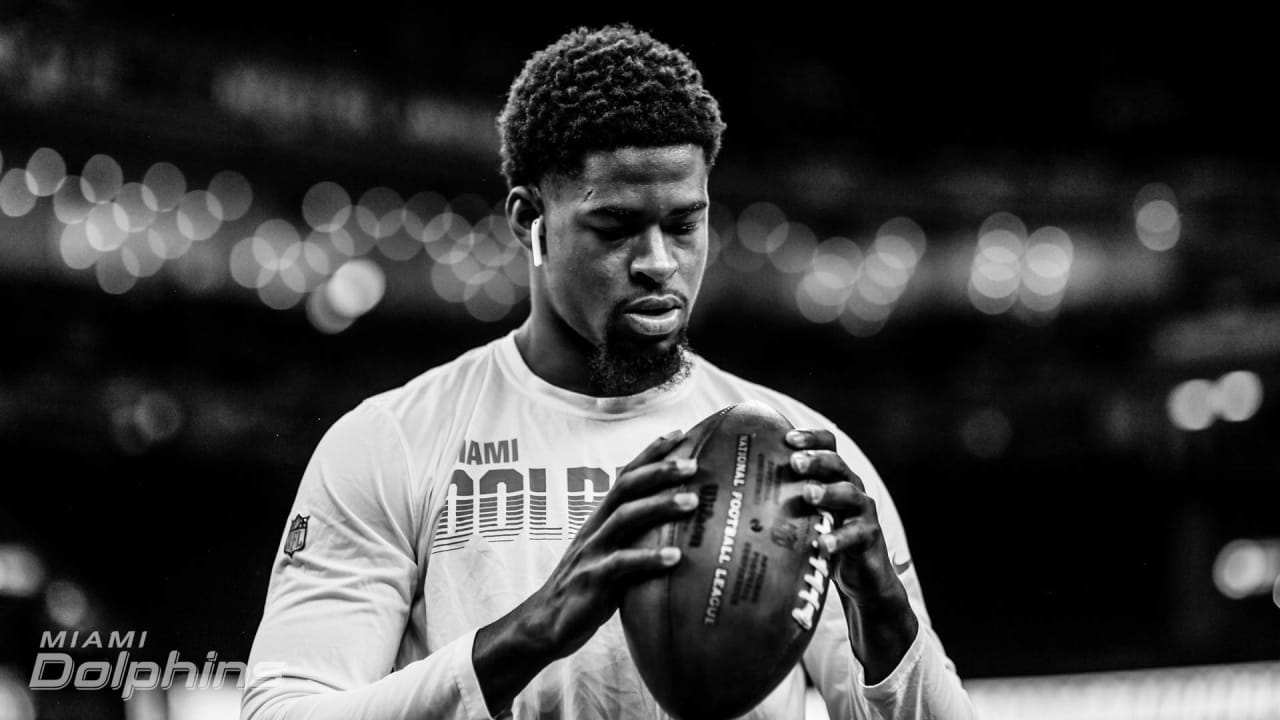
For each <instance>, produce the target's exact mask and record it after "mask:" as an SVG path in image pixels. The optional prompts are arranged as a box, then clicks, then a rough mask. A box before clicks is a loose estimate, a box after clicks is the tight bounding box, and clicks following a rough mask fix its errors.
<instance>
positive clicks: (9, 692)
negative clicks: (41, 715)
mask: <svg viewBox="0 0 1280 720" xmlns="http://www.w3.org/2000/svg"><path fill="white" fill-rule="evenodd" d="M0 718H4V719H5V720H35V718H36V706H35V701H34V700H33V699H32V697H31V690H30V688H29V686H28V683H27V680H26V679H24V678H22V677H19V676H18V675H16V674H14V673H12V672H10V671H9V670H7V669H5V668H2V667H0Z"/></svg>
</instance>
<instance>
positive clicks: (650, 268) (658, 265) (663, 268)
mask: <svg viewBox="0 0 1280 720" xmlns="http://www.w3.org/2000/svg"><path fill="white" fill-rule="evenodd" d="M679 265H680V264H679V262H678V261H677V260H676V256H675V254H674V253H673V252H671V248H670V247H669V246H668V245H667V238H666V236H665V235H664V234H663V232H662V229H661V228H658V227H652V228H649V229H648V230H647V231H645V232H644V233H643V234H641V235H640V236H639V237H638V238H637V240H636V248H635V253H634V255H633V256H632V259H631V271H632V273H634V274H636V275H640V276H643V277H645V278H648V279H649V280H651V281H652V282H654V283H656V284H658V285H662V284H663V283H665V282H666V281H667V279H668V278H670V277H671V276H672V275H674V274H675V272H676V269H677V268H678V267H679Z"/></svg>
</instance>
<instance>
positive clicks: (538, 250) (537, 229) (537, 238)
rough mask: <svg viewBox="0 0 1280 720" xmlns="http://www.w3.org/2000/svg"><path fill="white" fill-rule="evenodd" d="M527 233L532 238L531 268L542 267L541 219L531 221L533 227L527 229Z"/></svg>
mask: <svg viewBox="0 0 1280 720" xmlns="http://www.w3.org/2000/svg"><path fill="white" fill-rule="evenodd" d="M529 233H530V234H531V235H532V236H533V239H532V245H533V266H534V267H538V266H540V265H542V238H541V235H542V218H540V217H536V218H534V219H533V227H531V228H529Z"/></svg>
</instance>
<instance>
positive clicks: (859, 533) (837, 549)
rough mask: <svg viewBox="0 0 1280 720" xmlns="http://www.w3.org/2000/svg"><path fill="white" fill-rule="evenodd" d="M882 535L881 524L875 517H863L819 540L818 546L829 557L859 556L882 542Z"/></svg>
mask: <svg viewBox="0 0 1280 720" xmlns="http://www.w3.org/2000/svg"><path fill="white" fill-rule="evenodd" d="M882 535H883V531H882V530H881V529H880V523H879V522H878V521H877V520H876V519H875V517H874V516H867V515H862V516H859V517H857V518H855V519H854V520H853V521H852V522H847V523H845V524H844V525H841V526H840V527H839V528H837V529H835V530H832V531H831V532H829V533H827V534H826V535H823V536H822V537H820V538H818V545H819V546H821V547H822V549H823V550H824V551H826V553H827V554H828V555H838V554H840V553H853V554H857V553H862V552H866V551H867V550H869V549H870V548H872V547H874V546H875V544H876V543H878V542H880V539H881V537H882Z"/></svg>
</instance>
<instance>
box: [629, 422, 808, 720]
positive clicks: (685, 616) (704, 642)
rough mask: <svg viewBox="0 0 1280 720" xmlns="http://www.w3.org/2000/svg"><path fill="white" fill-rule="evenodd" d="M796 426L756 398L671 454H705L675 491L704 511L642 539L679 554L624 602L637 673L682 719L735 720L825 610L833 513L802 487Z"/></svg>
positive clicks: (766, 688)
mask: <svg viewBox="0 0 1280 720" xmlns="http://www.w3.org/2000/svg"><path fill="white" fill-rule="evenodd" d="M790 429H792V425H791V423H790V422H789V421H788V420H787V419H786V418H785V417H784V416H783V415H782V414H781V413H780V412H778V411H777V410H776V409H774V408H773V407H770V406H768V405H766V404H763V403H758V402H743V403H739V404H737V405H733V406H730V407H728V408H725V409H724V410H721V411H719V412H717V413H715V414H713V415H711V416H710V417H708V418H706V419H704V420H703V421H701V422H699V423H698V424H697V425H695V426H694V427H693V428H692V429H691V430H690V431H689V432H688V433H687V434H686V437H685V439H684V440H683V441H682V442H681V444H680V445H678V446H677V447H676V448H675V449H674V450H673V451H672V452H671V455H670V457H693V458H696V459H697V461H698V470H697V473H696V474H695V475H694V476H693V477H692V478H690V480H689V481H688V482H687V483H686V484H685V485H683V486H681V487H680V488H676V489H675V490H673V491H672V492H679V491H692V492H695V493H697V494H698V498H699V503H698V508H697V510H696V511H694V513H693V515H692V516H691V517H688V518H686V519H683V520H681V521H678V522H673V523H667V524H665V525H662V526H660V527H658V528H656V529H654V530H653V531H651V532H649V533H647V534H646V535H645V536H643V537H642V538H641V539H640V540H639V541H638V542H637V543H636V546H637V547H661V546H675V547H679V548H680V549H681V551H682V553H683V555H682V558H681V560H680V563H679V564H678V565H676V567H675V568H674V569H673V570H672V571H671V572H670V573H666V574H663V575H661V576H658V577H655V578H653V579H650V580H645V581H642V582H640V583H638V584H636V585H634V586H632V587H631V588H629V589H628V590H627V592H626V594H625V596H624V597H623V601H622V604H621V618H622V625H623V629H624V632H625V635H626V638H627V645H628V647H629V649H630V651H631V657H632V658H633V659H634V660H635V663H636V666H637V668H638V669H639V671H640V675H641V677H642V678H644V681H645V684H646V685H647V686H648V687H649V690H650V691H651V692H652V693H653V695H654V697H655V698H656V699H657V700H658V703H659V704H661V705H662V707H663V708H664V709H665V710H666V711H667V712H668V713H670V714H671V715H672V716H674V717H676V718H679V719H680V720H693V719H694V718H697V719H699V720H722V719H724V718H733V717H737V716H739V715H742V714H744V713H746V712H747V711H749V710H751V709H752V708H753V707H755V706H756V705H758V704H759V703H760V701H761V700H763V699H764V698H765V696H767V695H768V694H769V693H770V692H771V691H772V690H773V689H774V688H775V687H777V685H778V683H779V682H781V681H782V679H783V678H784V677H786V676H787V674H788V673H789V672H790V671H791V669H792V668H793V667H794V666H795V664H796V662H798V661H799V660H800V656H801V655H802V654H803V653H804V650H805V648H806V647H807V646H808V644H809V640H810V638H811V637H812V636H813V631H814V628H815V627H816V626H817V624H818V619H819V618H820V617H821V615H822V608H823V604H824V603H825V601H826V594H827V586H828V581H829V571H828V567H827V561H826V558H825V557H824V556H823V555H822V554H820V552H819V550H818V544H817V538H818V537H819V536H820V535H821V534H822V533H824V532H829V531H830V529H831V522H832V521H831V516H830V515H829V514H827V513H826V512H825V511H815V510H814V508H813V507H812V506H810V505H809V504H808V503H806V502H805V501H804V499H803V497H802V495H801V493H802V488H803V482H800V481H799V479H798V478H797V476H796V475H795V474H794V472H793V471H792V469H791V465H790V457H791V453H792V452H793V450H792V449H791V448H789V447H788V446H787V445H786V444H785V442H784V440H783V437H784V435H785V434H786V432H787V431H788V430H790Z"/></svg>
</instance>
